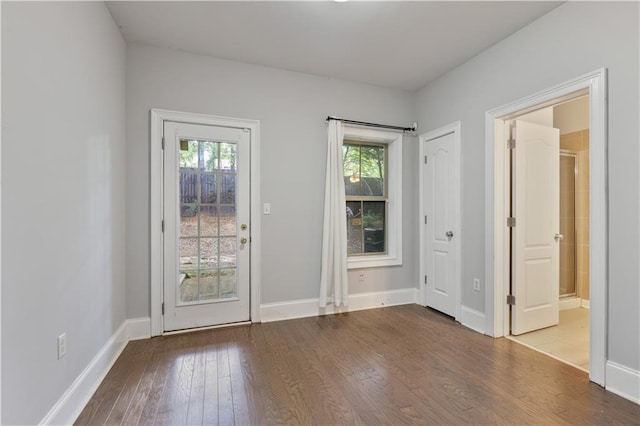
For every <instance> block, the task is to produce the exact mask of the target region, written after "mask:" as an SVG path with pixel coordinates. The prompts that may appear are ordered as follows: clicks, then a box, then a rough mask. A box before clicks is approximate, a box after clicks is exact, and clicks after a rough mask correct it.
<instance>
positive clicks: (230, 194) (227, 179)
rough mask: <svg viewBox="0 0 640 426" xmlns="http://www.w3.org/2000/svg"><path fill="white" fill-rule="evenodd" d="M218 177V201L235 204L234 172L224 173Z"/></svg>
mask: <svg viewBox="0 0 640 426" xmlns="http://www.w3.org/2000/svg"><path fill="white" fill-rule="evenodd" d="M220 178H221V179H220V181H221V182H220V202H221V203H223V204H235V202H236V173H224V174H222V175H221V176H220Z"/></svg>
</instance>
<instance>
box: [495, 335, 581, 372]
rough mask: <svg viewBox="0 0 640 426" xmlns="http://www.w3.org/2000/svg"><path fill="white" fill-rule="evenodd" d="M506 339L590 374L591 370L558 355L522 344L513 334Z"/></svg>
mask: <svg viewBox="0 0 640 426" xmlns="http://www.w3.org/2000/svg"><path fill="white" fill-rule="evenodd" d="M504 337H506V338H507V339H509V340H511V341H512V342H516V343H517V344H519V345H522V346H526V347H527V348H529V349H533V350H534V351H536V352H539V353H541V354H544V355H546V356H548V357H551V358H553V359H555V360H557V361H560V362H562V363H564V364H567V365H570V366H571V367H573V368H577V369H578V370H580V371H584V372H585V373H587V374H589V370H587V369H585V368H583V367H580V366H579V365H576V364H573V363H571V362H569V361H567V360H566V359H562V358H560V357H558V356H557V355H553V354H550V353H549V352H545V351H543V350H541V349H538V348H536V347H535V346H532V345H530V344H528V343H525V342H521V341H520V340H518V339H516V338H515V337H514V336H513V335H511V334H510V335H508V336H504Z"/></svg>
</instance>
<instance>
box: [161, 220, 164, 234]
mask: <svg viewBox="0 0 640 426" xmlns="http://www.w3.org/2000/svg"><path fill="white" fill-rule="evenodd" d="M161 226H162V232H164V220H162V224H161Z"/></svg>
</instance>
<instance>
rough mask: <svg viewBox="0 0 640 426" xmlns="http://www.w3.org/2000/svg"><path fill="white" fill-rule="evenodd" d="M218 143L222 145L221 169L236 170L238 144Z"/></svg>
mask: <svg viewBox="0 0 640 426" xmlns="http://www.w3.org/2000/svg"><path fill="white" fill-rule="evenodd" d="M218 145H219V147H220V169H221V170H236V163H237V162H238V156H237V151H236V144H234V143H220V144H218Z"/></svg>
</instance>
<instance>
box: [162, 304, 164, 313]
mask: <svg viewBox="0 0 640 426" xmlns="http://www.w3.org/2000/svg"><path fill="white" fill-rule="evenodd" d="M162 315H164V302H162Z"/></svg>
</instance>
